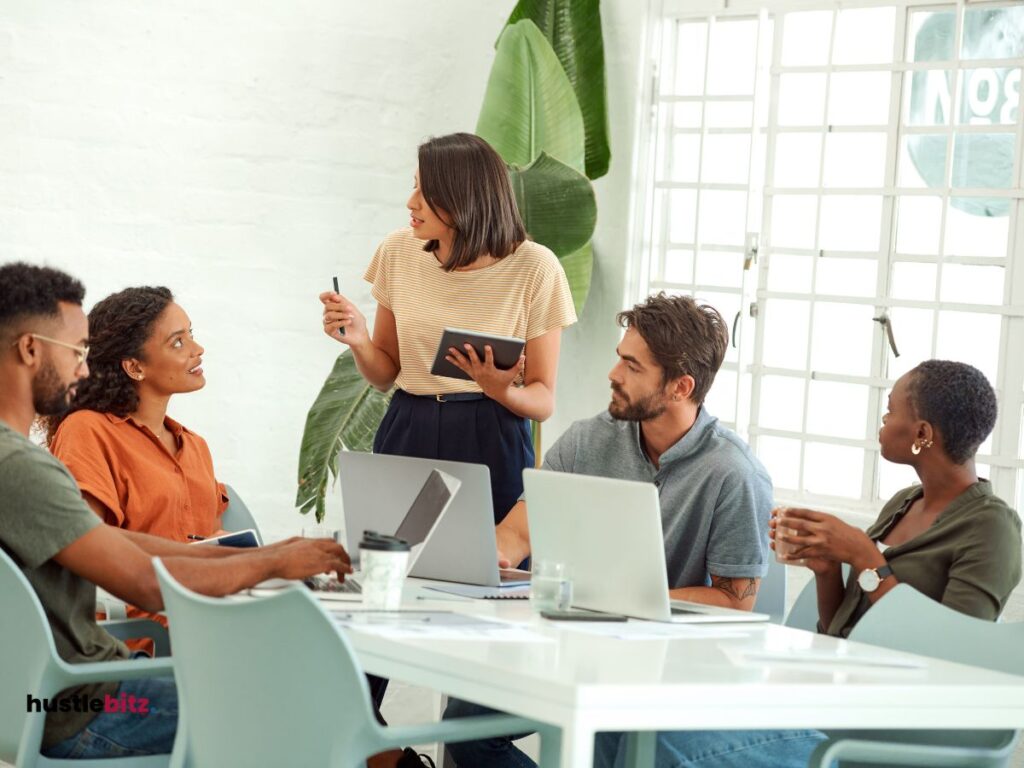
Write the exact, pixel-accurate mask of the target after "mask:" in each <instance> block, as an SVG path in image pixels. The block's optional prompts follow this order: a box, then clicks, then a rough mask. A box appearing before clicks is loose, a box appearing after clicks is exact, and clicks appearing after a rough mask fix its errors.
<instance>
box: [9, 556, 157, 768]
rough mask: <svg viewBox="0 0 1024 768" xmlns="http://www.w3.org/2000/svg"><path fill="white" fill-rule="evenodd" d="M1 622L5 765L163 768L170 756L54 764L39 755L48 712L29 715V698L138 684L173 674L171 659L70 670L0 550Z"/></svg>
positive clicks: (32, 597)
mask: <svg viewBox="0 0 1024 768" xmlns="http://www.w3.org/2000/svg"><path fill="white" fill-rule="evenodd" d="M0 616H2V617H3V620H4V649H3V653H2V654H0V680H2V681H3V683H2V685H0V760H4V761H6V762H11V763H16V764H17V766H18V768H50V767H51V766H52V767H56V766H67V767H68V768H70V767H71V766H78V767H79V768H83V766H84V768H158V767H162V766H166V765H168V761H169V756H168V755H154V756H150V757H123V758H117V759H113V758H112V759H110V760H89V761H87V762H84V763H83V761H81V760H53V759H50V758H46V757H43V756H42V755H40V754H39V746H40V744H41V743H42V739H43V723H44V720H45V718H46V714H45V713H44V712H38V713H37V712H26V709H27V707H26V706H25V705H26V696H28V695H31V696H33V697H35V698H37V699H40V700H42V699H45V698H52V697H53V696H56V695H57V694H58V693H60V692H61V691H63V690H64V689H65V688H71V687H74V686H78V685H84V684H86V683H96V682H106V681H110V680H134V679H138V678H143V677H162V676H168V675H170V674H171V671H172V667H171V662H170V660H169V659H138V660H135V661H101V662H94V663H90V664H68V663H67V662H66V661H64V660H63V659H62V658H60V656H58V655H57V648H56V646H55V645H54V642H53V634H52V633H51V632H50V624H49V622H48V621H47V620H46V614H45V613H44V612H43V606H42V604H41V603H40V602H39V598H38V597H36V593H35V590H33V589H32V585H31V584H29V582H28V579H26V578H25V574H23V573H22V572H21V569H20V568H19V567H18V566H17V565H16V564H15V562H14V561H13V560H12V559H11V558H10V557H9V556H8V555H7V553H6V552H4V551H3V550H2V549H0Z"/></svg>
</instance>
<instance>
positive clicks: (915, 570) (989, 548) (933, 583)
mask: <svg viewBox="0 0 1024 768" xmlns="http://www.w3.org/2000/svg"><path fill="white" fill-rule="evenodd" d="M921 493H922V491H921V486H920V485H914V486H911V487H910V488H905V489H904V490H902V491H900V492H899V493H897V494H896V495H895V496H893V497H892V498H891V499H890V500H889V501H888V502H887V503H886V505H885V506H884V507H882V511H881V513H879V515H878V520H876V521H875V524H874V525H872V526H871V527H870V528H868V530H867V534H868V536H869V537H870V538H871V540H872V541H880V540H881V539H884V538H885V537H886V536H887V535H888V533H889V531H891V530H892V529H893V527H895V525H896V523H898V522H899V521H900V520H901V519H902V518H903V515H905V514H906V513H907V510H908V509H910V505H911V504H913V503H914V502H915V501H916V500H917V499H918V498H920V496H921ZM882 554H883V555H884V557H885V559H886V560H888V561H889V565H890V566H892V570H893V573H894V574H895V576H896V578H897V579H899V581H900V582H901V583H903V584H909V585H910V586H912V587H913V588H914V589H916V590H917V591H919V592H922V593H924V594H925V595H927V596H928V597H930V598H931V599H932V600H935V601H937V602H940V603H942V604H943V605H945V606H947V607H949V608H952V609H953V610H956V611H960V612H961V613H966V614H967V615H968V616H974V617H976V618H979V619H987V620H989V621H995V620H996V618H997V617H998V616H999V614H1000V612H1001V611H1002V610H1003V607H1004V606H1005V605H1006V601H1007V599H1009V597H1010V593H1011V592H1012V591H1013V589H1014V587H1016V586H1017V584H1018V583H1019V582H1020V577H1021V522H1020V517H1018V515H1017V513H1016V512H1015V511H1014V510H1013V509H1012V508H1010V507H1009V506H1007V505H1006V503H1005V502H1004V501H1003V500H1002V499H1000V498H999V497H998V496H996V495H994V494H993V493H992V485H991V484H990V483H989V482H988V480H979V481H978V482H977V483H975V484H974V485H972V486H971V487H970V488H968V489H967V490H966V491H964V492H963V493H961V494H960V495H959V496H957V498H956V499H954V500H953V502H952V503H951V504H950V505H949V506H948V507H946V508H945V509H944V510H942V512H941V513H940V514H939V516H938V517H937V518H935V522H933V523H932V524H931V527H929V528H928V530H926V531H923V532H922V533H920V534H918V535H917V536H915V537H914V538H912V539H911V540H910V541H907V542H904V543H903V544H900V545H898V546H895V547H888V548H887V549H886V550H885V551H884V552H883V553H882ZM856 577H857V574H855V573H852V572H851V574H850V578H849V580H848V581H847V584H846V593H845V594H844V596H843V601H842V603H840V605H839V609H838V610H837V611H836V615H835V617H834V618H833V619H832V623H831V624H830V625H829V627H828V634H830V635H836V636H837V637H847V636H848V635H849V634H850V630H852V629H853V626H854V624H856V623H857V621H858V620H859V619H860V617H861V616H863V615H864V614H865V612H867V610H868V608H870V607H871V603H870V601H869V600H868V596H867V595H866V594H865V593H864V590H862V589H861V588H860V586H859V585H858V584H857V578H856Z"/></svg>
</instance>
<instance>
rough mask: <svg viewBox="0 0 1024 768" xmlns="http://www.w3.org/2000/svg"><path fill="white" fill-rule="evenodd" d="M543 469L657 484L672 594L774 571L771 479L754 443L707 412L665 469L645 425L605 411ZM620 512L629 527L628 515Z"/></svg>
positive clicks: (669, 455) (572, 433)
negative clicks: (650, 447) (650, 450)
mask: <svg viewBox="0 0 1024 768" xmlns="http://www.w3.org/2000/svg"><path fill="white" fill-rule="evenodd" d="M543 468H544V469H550V470H554V471H556V472H573V473H576V474H580V475H595V476H598V477H613V478H619V479H621V480H639V481H646V482H651V483H654V484H655V485H656V486H658V496H659V498H660V500H661V525H662V528H663V530H664V533H665V562H666V565H667V566H668V580H669V588H670V589H675V588H677V587H693V586H701V585H705V586H706V585H709V584H710V583H711V580H710V577H709V574H713V575H715V576H725V577H727V578H744V577H755V578H756V577H761V576H764V574H765V572H766V571H767V570H768V554H769V549H768V517H769V515H770V514H771V509H772V481H771V478H770V477H768V473H767V472H766V471H765V468H764V467H763V466H761V462H759V461H758V460H757V459H756V458H755V457H754V454H753V453H752V452H751V450H750V448H749V446H748V445H747V444H746V443H745V442H743V440H741V439H740V437H739V436H738V435H737V434H736V433H735V432H733V431H732V430H730V429H727V428H726V427H723V426H722V425H721V424H719V423H718V419H716V418H715V417H714V416H712V415H710V414H709V413H708V412H707V409H705V408H703V407H701V409H700V411H699V412H698V414H697V420H696V422H694V425H693V427H691V428H690V431H689V432H687V433H686V434H685V435H684V436H683V438H682V439H681V440H680V441H679V442H677V443H676V444H675V445H673V446H672V447H671V448H669V449H668V450H667V451H665V453H664V454H662V456H661V459H660V466H659V467H655V466H654V465H653V464H652V463H651V462H650V460H649V459H648V458H647V454H646V453H644V449H643V447H642V445H641V442H640V425H639V424H638V423H637V422H628V421H617V420H615V419H613V418H612V417H611V415H609V414H608V412H607V411H606V412H604V413H601V414H599V415H597V416H595V417H593V418H592V419H586V420H584V421H577V422H576V423H574V424H573V425H572V426H571V427H569V429H568V430H566V432H565V433H564V434H563V435H562V436H561V437H560V438H558V440H557V441H556V442H555V444H554V445H553V446H551V448H550V449H549V450H548V452H547V454H546V455H545V456H544V465H543ZM622 515H623V522H624V524H625V523H628V519H629V510H625V509H624V510H622Z"/></svg>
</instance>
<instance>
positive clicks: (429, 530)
mask: <svg viewBox="0 0 1024 768" xmlns="http://www.w3.org/2000/svg"><path fill="white" fill-rule="evenodd" d="M461 485H462V481H461V480H459V479H458V478H457V477H452V476H451V475H449V474H447V473H445V472H441V471H440V470H437V469H433V470H431V471H430V472H429V473H427V476H426V479H425V480H423V482H422V483H421V484H420V485H419V488H418V490H417V492H416V495H415V498H413V500H412V501H411V502H410V503H409V504H408V505H407V506H406V507H405V509H406V512H405V514H404V515H403V516H402V518H401V520H400V521H399V522H398V523H397V524H392V523H388V524H384V521H381V520H366V521H364V522H366V523H367V525H365V526H364V525H361V524H360V522H359V521H358V520H353V519H352V518H350V517H348V515H346V520H345V523H346V525H345V528H346V531H345V533H346V538H347V540H348V546H347V547H346V549H347V550H348V553H349V557H351V558H352V567H353V569H354V572H353V573H352V574H351V575H349V576H346V577H345V580H344V581H338V580H337V579H335V578H334V577H333V576H330V577H328V576H314V577H313V578H312V579H307V580H306V585H307V586H308V587H309V588H310V589H312V590H313V591H314V592H316V593H317V596H318V597H321V598H324V599H332V598H336V599H341V600H350V599H359V597H360V593H361V592H362V583H361V579H360V574H359V542H360V541H361V540H362V538H363V531H366V530H370V531H376V532H377V533H386V534H388V535H393V536H396V537H397V538H399V539H403V540H405V541H407V542H408V543H409V562H408V564H407V565H406V576H408V575H410V574H411V573H412V570H413V569H414V568H415V567H416V563H417V561H418V560H419V558H420V556H421V555H422V554H423V552H424V551H425V550H426V547H427V543H428V542H429V541H430V539H431V537H432V536H433V535H434V533H435V532H436V531H437V528H438V524H439V523H440V521H441V520H442V518H443V517H444V514H445V511H446V510H447V509H448V508H449V507H450V506H451V503H452V500H453V499H454V498H455V497H456V495H457V492H458V490H459V486H461Z"/></svg>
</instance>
